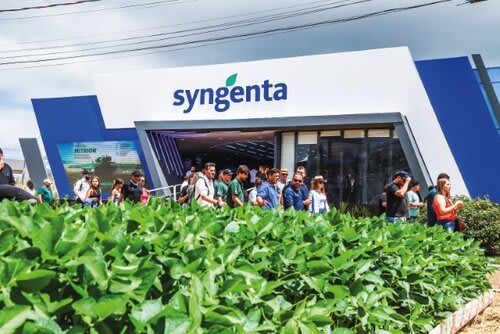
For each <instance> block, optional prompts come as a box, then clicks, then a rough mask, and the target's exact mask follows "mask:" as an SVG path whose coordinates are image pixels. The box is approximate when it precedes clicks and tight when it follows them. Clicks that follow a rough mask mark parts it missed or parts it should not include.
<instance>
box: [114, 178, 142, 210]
mask: <svg viewBox="0 0 500 334" xmlns="http://www.w3.org/2000/svg"><path fill="white" fill-rule="evenodd" d="M141 176H142V173H141V172H139V171H138V170H135V171H133V172H132V174H131V175H130V180H128V181H127V182H125V184H124V185H123V187H122V190H121V192H122V193H121V197H120V200H119V201H118V204H120V203H121V202H123V201H124V200H127V199H128V200H129V201H132V202H134V203H139V202H140V201H141V196H142V186H141V183H140V180H141Z"/></svg>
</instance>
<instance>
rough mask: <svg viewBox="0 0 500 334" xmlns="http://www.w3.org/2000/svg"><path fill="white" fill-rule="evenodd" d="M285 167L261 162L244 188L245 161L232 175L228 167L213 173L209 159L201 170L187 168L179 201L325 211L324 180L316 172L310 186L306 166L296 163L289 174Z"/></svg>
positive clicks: (214, 205) (312, 211) (313, 211)
mask: <svg viewBox="0 0 500 334" xmlns="http://www.w3.org/2000/svg"><path fill="white" fill-rule="evenodd" d="M288 176H289V173H288V169H287V168H281V169H277V168H271V169H269V168H268V167H267V166H260V168H259V171H258V172H257V173H255V181H254V182H253V187H252V188H249V189H245V184H246V183H247V181H248V178H249V177H252V175H251V171H250V169H249V168H248V166H246V165H240V166H239V167H238V168H237V170H236V173H235V175H233V172H232V171H231V170H229V169H222V170H220V171H219V173H218V175H217V177H216V165H215V163H213V162H208V163H206V164H205V165H204V168H203V170H202V171H201V172H196V169H195V168H194V169H190V170H189V171H188V173H187V177H186V180H185V183H184V184H183V185H182V186H181V193H180V195H179V198H178V201H179V203H181V204H182V205H189V204H190V203H192V202H193V201H195V202H197V203H198V204H199V205H201V206H206V207H218V208H222V207H224V206H226V205H227V206H229V207H231V208H234V207H237V206H242V205H244V204H245V203H247V202H248V203H250V204H251V205H257V206H260V207H261V208H262V209H265V210H269V209H276V208H278V206H281V207H283V208H284V209H290V210H306V211H309V212H311V213H323V212H328V211H329V207H328V201H327V198H326V192H325V182H326V180H325V179H324V178H323V177H322V176H321V175H317V176H315V177H314V178H313V179H312V182H311V187H310V188H309V187H308V186H307V185H306V182H305V179H306V177H307V172H306V169H305V168H304V167H303V166H299V167H298V168H297V170H296V171H295V172H294V173H293V175H292V177H291V179H290V180H289V178H288Z"/></svg>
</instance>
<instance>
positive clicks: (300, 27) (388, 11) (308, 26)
mask: <svg viewBox="0 0 500 334" xmlns="http://www.w3.org/2000/svg"><path fill="white" fill-rule="evenodd" d="M451 1H457V0H438V1H433V2H429V3H425V4H419V5H413V6H404V7H395V8H390V9H384V10H379V11H375V12H370V13H367V14H361V15H354V16H350V17H346V18H340V19H332V20H323V21H318V22H312V23H306V24H299V25H292V26H288V27H280V28H273V29H266V30H260V31H254V32H248V33H240V34H234V35H229V36H220V37H212V38H205V39H199V40H192V41H185V42H179V43H172V44H164V45H155V46H148V47H141V48H132V49H126V50H114V51H107V52H99V53H93V54H81V55H73V56H66V57H54V58H42V59H36V60H24V61H12V62H3V63H0V66H7V65H14V64H37V63H45V62H52V61H58V60H71V59H81V58H88V57H97V56H107V55H116V54H123V53H136V52H141V51H149V50H159V49H167V50H161V51H160V52H168V51H171V50H168V49H169V48H170V49H173V48H179V47H186V48H187V47H197V46H198V47H200V45H197V44H201V43H207V44H205V45H203V46H207V45H211V44H212V43H214V44H220V43H224V42H231V41H235V40H242V39H247V38H255V37H260V36H267V35H272V34H278V33H287V32H292V31H298V30H305V29H311V28H316V27H321V26H325V25H330V24H337V23H345V22H350V21H356V20H361V19H366V18H370V17H376V16H382V15H387V14H392V13H397V12H403V11H407V10H412V9H417V8H422V7H429V6H433V5H437V4H442V3H446V2H451ZM66 64H67V63H59V64H57V65H66ZM52 65H54V64H52ZM42 66H43V65H42ZM49 66H51V65H49ZM35 67H41V66H31V67H29V68H35ZM22 68H24V67H19V68H18V69H22Z"/></svg>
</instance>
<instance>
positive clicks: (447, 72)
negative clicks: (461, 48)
mask: <svg viewBox="0 0 500 334" xmlns="http://www.w3.org/2000/svg"><path fill="white" fill-rule="evenodd" d="M416 66H417V70H418V72H419V74H420V78H421V79H422V82H423V84H424V87H425V89H426V91H427V95H428V96H429V99H430V101H431V103H432V107H433V108H434V111H435V113H436V116H437V118H438V120H439V124H440V125H441V128H442V130H443V132H444V135H445V137H446V140H447V142H448V145H449V146H450V149H451V151H452V153H453V156H454V157H455V160H456V162H457V165H458V167H459V169H460V173H461V174H462V177H463V179H464V181H465V184H466V185H467V188H468V190H469V193H470V195H471V196H472V197H477V196H484V195H489V196H490V197H491V199H492V200H494V201H496V202H500V177H497V175H496V174H498V172H499V171H500V137H499V136H498V133H497V130H496V126H495V123H494V122H493V118H492V117H491V115H490V111H489V110H488V107H487V105H486V102H485V100H484V97H483V94H482V92H481V89H480V86H479V85H478V84H477V81H476V77H475V74H474V71H473V69H472V67H471V64H470V62H469V59H468V58H467V57H460V58H452V59H439V60H428V61H418V62H416ZM443 172H446V166H443ZM434 177H437V175H435V176H434ZM451 181H452V184H453V180H451Z"/></svg>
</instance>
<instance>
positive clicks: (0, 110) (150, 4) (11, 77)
mask: <svg viewBox="0 0 500 334" xmlns="http://www.w3.org/2000/svg"><path fill="white" fill-rule="evenodd" d="M73 2H77V1H76V0H2V1H0V147H1V148H3V150H4V153H5V154H6V156H7V157H9V154H10V157H11V158H20V157H22V154H21V152H20V149H19V148H20V145H19V140H18V138H38V139H39V144H40V145H42V142H41V140H40V133H39V130H38V126H37V124H36V119H35V115H34V112H33V108H32V105H31V99H32V98H50V97H65V96H79V95H95V90H94V87H93V81H92V76H93V74H95V73H103V72H104V73H105V72H121V71H137V70H142V69H154V68H166V67H178V66H192V65H208V64H218V63H230V62H241V61H250V60H260V59H272V58H282V57H294V56H303V55H313V54H324V53H336V52H346V51H358V50H366V49H375V48H385V47H397V46H408V47H409V49H410V52H411V54H412V56H413V58H414V59H415V60H424V59H436V58H449V57H460V56H469V55H471V54H475V53H479V54H481V55H482V57H483V60H484V62H485V65H486V67H500V43H498V36H500V24H499V23H498V22H500V0H487V1H481V2H477V3H474V4H469V3H467V2H466V0H446V1H443V0H441V1H440V0H333V1H325V0H323V1H315V0H274V1H269V0H252V1H237V0H100V1H98V0H94V1H91V0H89V1H88V2H86V3H82V4H78V5H68V6H57V7H49V8H41V9H30V10H19V11H7V10H9V9H10V10H12V9H20V8H23V7H34V6H42V5H49V4H61V3H73ZM433 2H438V3H436V4H433V5H428V6H422V7H418V8H412V9H408V10H398V11H394V10H392V11H390V9H394V8H401V7H411V6H417V5H425V4H430V3H433ZM388 10H389V11H388ZM375 13H377V14H378V15H374V14H375ZM382 13H387V14H385V15H381V14H382ZM360 17H362V18H360ZM300 27H302V28H300ZM299 28H300V29H299ZM264 31H267V33H265V34H263V33H262V32H264ZM238 36H239V37H238ZM137 49H141V50H137ZM132 50H137V51H132ZM103 53H107V54H103ZM96 54H99V55H96ZM68 57H70V58H68ZM53 58H57V59H56V60H50V59H53ZM42 150H43V147H42Z"/></svg>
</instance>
